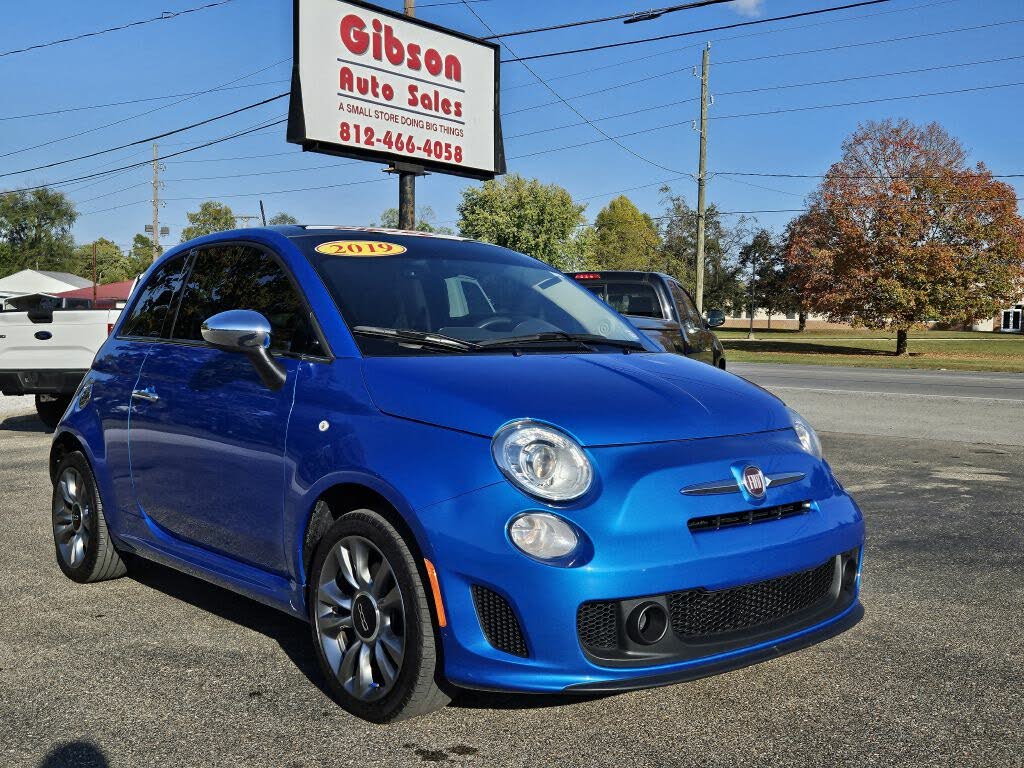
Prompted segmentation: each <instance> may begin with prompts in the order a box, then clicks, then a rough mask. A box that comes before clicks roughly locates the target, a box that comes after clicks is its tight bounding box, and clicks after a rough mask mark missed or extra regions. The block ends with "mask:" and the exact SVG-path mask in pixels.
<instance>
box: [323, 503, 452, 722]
mask: <svg viewBox="0 0 1024 768" xmlns="http://www.w3.org/2000/svg"><path fill="white" fill-rule="evenodd" d="M309 620H310V625H311V627H312V630H313V642H314V644H315V646H316V651H317V658H318V659H319V661H320V667H321V669H322V670H323V673H324V675H325V677H326V678H327V682H328V685H329V686H330V688H331V691H332V692H333V693H334V696H335V698H336V700H337V701H338V703H339V704H341V706H342V707H343V708H344V709H346V710H348V711H349V712H351V713H352V714H354V715H356V716H358V717H361V718H363V719H365V720H370V721H372V722H376V723H384V722H389V721H392V720H405V719H408V718H411V717H417V716H418V715H423V714H426V713H428V712H432V711H433V710H435V709H440V708H441V707H443V706H445V705H446V704H447V703H448V701H449V698H448V696H447V695H446V694H445V693H444V692H443V691H442V689H441V687H440V686H439V684H438V678H439V675H440V658H439V653H438V638H437V637H436V634H435V631H434V624H433V620H432V617H431V612H430V604H429V602H428V599H427V592H426V590H425V589H424V587H423V581H422V579H421V577H420V573H419V570H418V569H417V566H416V560H415V558H414V557H413V554H412V552H411V551H410V549H409V547H408V545H407V544H406V542H405V541H404V540H403V538H402V536H401V535H400V534H399V533H398V531H397V530H396V529H395V528H394V526H392V525H391V524H390V523H389V522H388V521H387V520H386V519H385V518H384V517H383V516H382V515H380V514H379V513H377V512H375V511H373V510H370V509H360V510H356V511H353V512H349V513H347V514H345V515H342V516H341V517H340V518H339V519H338V521H337V522H336V523H335V524H334V525H333V526H332V527H331V529H330V530H329V531H328V532H327V533H326V534H325V535H324V537H323V538H322V539H321V540H320V543H319V544H318V546H317V550H316V556H315V558H314V559H313V567H312V569H311V573H310V587H309Z"/></svg>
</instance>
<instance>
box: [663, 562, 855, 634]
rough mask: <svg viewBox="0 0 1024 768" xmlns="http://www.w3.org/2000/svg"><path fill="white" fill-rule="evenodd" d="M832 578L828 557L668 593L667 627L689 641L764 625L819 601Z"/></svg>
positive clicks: (831, 564) (833, 571) (833, 568)
mask: <svg viewBox="0 0 1024 768" xmlns="http://www.w3.org/2000/svg"><path fill="white" fill-rule="evenodd" d="M834 577H835V562H834V560H831V559H830V560H829V561H828V562H826V563H823V564H822V565H820V566H818V567H817V568H812V569H810V570H807V571H801V572H800V573H793V574H790V575H788V576H782V577H780V578H777V579H769V580H767V581H759V582H756V583H754V584H744V585H742V586H739V587H733V588H731V589H720V590H715V591H714V592H709V591H708V590H706V589H690V590H686V591H684V592H673V593H672V594H670V595H669V596H668V606H669V614H670V616H671V618H672V630H673V631H674V632H675V633H676V635H678V636H679V638H680V639H682V640H691V639H700V638H706V637H713V636H714V635H719V634H722V633H725V632H732V631H735V630H739V629H748V628H751V627H756V626H758V625H761V624H767V623H769V622H772V621H775V620H778V619H782V618H785V617H786V616H789V615H790V614H794V613H797V612H799V611H802V610H805V609H807V608H810V607H812V606H814V605H815V604H816V603H818V602H819V601H821V600H824V599H825V598H826V597H827V596H828V595H829V593H830V592H831V591H832V581H833V579H834Z"/></svg>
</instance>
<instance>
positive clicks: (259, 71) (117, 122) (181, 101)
mask: <svg viewBox="0 0 1024 768" xmlns="http://www.w3.org/2000/svg"><path fill="white" fill-rule="evenodd" d="M286 61H290V59H281V60H280V61H275V62H274V63H273V64H268V65H267V66H265V67H261V68H260V69H257V70H255V71H253V72H249V73H247V74H244V75H241V76H239V77H236V78H234V79H233V80H228V81H227V82H226V83H222V84H220V85H217V86H214V87H212V88H207V89H206V90H205V91H200V92H199V93H196V94H194V95H190V96H186V97H185V98H182V99H179V100H178V101H173V102H171V103H170V104H161V105H160V106H159V107H154V108H153V109H148V110H146V111H145V112H138V113H136V114H134V115H129V116H128V117H123V118H121V119H120V120H115V121H114V122H112V123H106V124H105V125H98V126H96V127H95V128H88V129H86V130H84V131H78V132H77V133H71V134H68V135H67V136H61V137H60V138H57V139H50V140H49V141H44V142H42V143H40V144H33V145H32V146H29V147H22V148H21V149H12V150H11V151H10V152H5V153H3V154H0V158H4V157H11V156H12V155H20V154H21V153H22V152H29V151H31V150H33V149H39V148H41V147H49V146H52V145H54V144H59V143H61V142H62V141H68V140H70V139H77V138H79V137H81V136H86V135H88V134H90V133H95V132H96V131H102V130H104V129H105V128H112V127H114V126H115V125H121V124H123V123H127V122H129V121H131V120H136V119H138V118H140V117H145V116H146V115H152V114H153V113H154V112H159V111H161V110H163V109H170V108H171V107H176V106H178V105H179V104H184V103H185V102H186V101H191V100H192V99H197V98H199V97H200V96H205V95H207V94H210V93H215V92H217V91H220V90H222V89H223V88H226V87H228V86H232V85H234V84H235V83H237V82H239V81H241V80H246V79H248V78H250V77H253V76H255V75H259V74H262V73H263V72H266V71H267V70H268V69H273V68H274V67H276V66H278V65H280V64H283V63H285V62H286Z"/></svg>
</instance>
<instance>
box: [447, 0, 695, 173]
mask: <svg viewBox="0 0 1024 768" xmlns="http://www.w3.org/2000/svg"><path fill="white" fill-rule="evenodd" d="M464 5H465V7H466V9H467V10H468V11H469V12H470V13H471V14H473V16H475V17H476V19H477V21H479V22H480V24H481V25H483V27H484V28H485V29H487V30H488V31H492V32H493V30H491V27H490V25H489V24H488V23H487V22H486V21H484V20H483V18H481V16H480V14H478V13H477V12H476V10H474V9H473V7H472V6H471V5H469V4H468V3H464ZM501 44H502V45H504V46H505V48H506V49H507V50H508V52H509V53H511V54H512V55H513V56H515V55H516V54H515V51H513V50H512V49H511V48H510V47H509V45H508V43H506V42H504V41H502V43H501ZM523 66H524V67H526V70H527V71H528V72H529V73H530V74H531V75H533V76H534V77H535V78H537V80H538V82H540V83H541V84H543V86H544V87H545V88H547V89H548V90H549V91H550V92H551V95H552V96H554V97H555V98H557V99H558V100H560V101H561V102H562V103H563V104H564V105H565V106H567V107H568V108H569V109H570V110H571V111H572V112H573V113H574V114H575V115H576V116H577V117H578V118H580V119H581V120H583V121H584V122H585V123H586V124H587V125H589V126H590V127H591V128H593V129H594V130H595V131H597V132H598V133H599V134H601V136H603V137H604V139H603V140H605V141H610V142H612V143H613V144H615V146H617V147H618V148H619V149H622V150H623V151H625V152H627V153H628V154H630V155H632V156H633V157H635V158H636V159H637V160H640V161H642V162H644V163H647V164H648V165H653V166H654V167H655V168H660V169H661V170H663V171H668V172H669V173H674V174H680V173H682V171H677V170H676V169H674V168H669V167H667V166H664V165H662V164H661V163H657V162H655V161H654V160H651V159H650V158H648V157H645V156H644V155H642V154H640V153H639V152H637V151H635V150H633V149H630V148H629V147H627V146H626V145H625V144H623V143H621V142H620V141H618V138H617V137H615V136H612V135H611V134H609V133H606V132H605V131H604V130H602V129H601V128H599V127H598V126H597V125H595V124H594V123H593V122H592V121H591V120H590V119H589V118H587V116H586V115H584V114H583V113H582V112H580V111H579V110H578V109H576V107H574V106H573V105H572V104H570V103H569V102H568V101H566V100H565V99H563V98H562V96H561V94H559V93H558V91H556V90H555V89H554V88H552V87H551V86H550V85H548V84H547V83H546V82H545V81H544V78H542V77H541V76H540V75H539V74H537V72H536V71H535V70H534V69H533V67H531V66H530V65H529V64H525V63H524V64H523Z"/></svg>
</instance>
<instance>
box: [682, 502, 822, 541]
mask: <svg viewBox="0 0 1024 768" xmlns="http://www.w3.org/2000/svg"><path fill="white" fill-rule="evenodd" d="M810 508H811V503H810V502H809V501H795V502H793V503H792V504H779V505H778V506H774V507H758V508H754V509H747V510H744V511H743V512H727V513H725V514H724V515H707V516H705V517H694V518H692V519H690V521H689V522H687V524H686V526H687V527H688V528H689V529H690V530H691V531H693V532H694V533H699V532H701V531H718V530H721V529H722V528H732V527H734V526H737V525H753V524H754V523H764V522H767V521H769V520H781V519H782V518H784V517H793V516H795V515H803V514H806V513H807V512H808V511H809V510H810Z"/></svg>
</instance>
